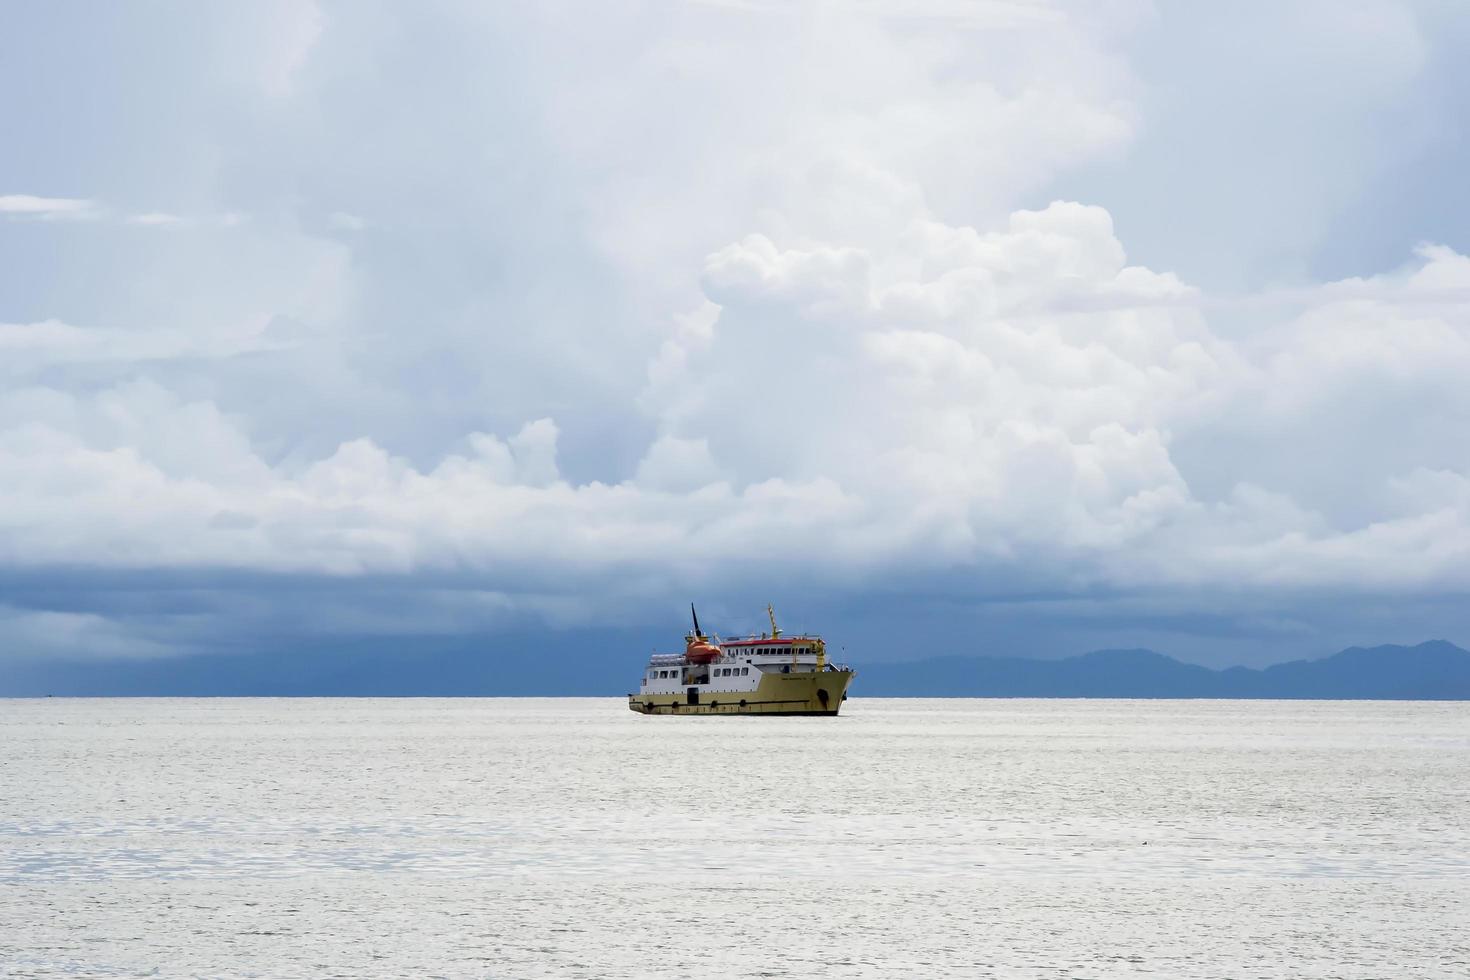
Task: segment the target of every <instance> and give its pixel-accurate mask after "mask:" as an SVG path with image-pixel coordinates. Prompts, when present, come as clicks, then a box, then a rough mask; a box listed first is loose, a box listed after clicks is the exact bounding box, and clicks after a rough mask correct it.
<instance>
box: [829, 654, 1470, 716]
mask: <svg viewBox="0 0 1470 980" xmlns="http://www.w3.org/2000/svg"><path fill="white" fill-rule="evenodd" d="M859 695H866V696H869V697H874V696H877V697H979V698H1283V699H1341V700H1354V699H1374V700H1380V699H1381V700H1405V701H1460V700H1470V651H1466V650H1462V649H1461V648H1460V647H1457V646H1455V645H1454V644H1453V643H1448V642H1446V641H1444V640H1432V641H1430V642H1428V643H1421V644H1419V645H1418V646H1412V647H1408V646H1379V647H1371V648H1364V647H1351V648H1349V649H1347V650H1343V651H1342V652H1341V653H1336V654H1333V655H1332V656H1330V657H1324V658H1323V659H1321V660H1293V661H1291V662H1290V663H1283V664H1276V665H1274V666H1271V667H1266V668H1264V669H1261V670H1255V669H1252V668H1248V667H1231V668H1229V669H1227V670H1211V669H1210V668H1208V667H1200V666H1196V665H1194V664H1186V663H1181V662H1180V661H1178V660H1175V659H1173V658H1172V657H1166V656H1164V655H1163V654H1161V653H1155V652H1153V651H1152V650H1098V651H1095V652H1093V653H1086V654H1083V655H1081V656H1078V657H1066V658H1063V659H1061V660H1031V659H1027V658H1023V657H941V658H935V659H930V660H919V661H914V662H911V663H882V664H869V665H866V666H859V669H858V679H857V680H856V681H855V682H854V684H853V696H854V697H857V696H859Z"/></svg>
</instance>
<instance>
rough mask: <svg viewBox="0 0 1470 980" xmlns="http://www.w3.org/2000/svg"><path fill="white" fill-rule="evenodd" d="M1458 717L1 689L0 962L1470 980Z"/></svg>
mask: <svg viewBox="0 0 1470 980" xmlns="http://www.w3.org/2000/svg"><path fill="white" fill-rule="evenodd" d="M1466 923H1470V705H1466V704H1406V703H1388V702H1376V703H1293V702H1186V701H1164V702H1158V701H1154V702H1142V701H974V700H952V701H943V700H940V701H917V700H915V701H907V700H865V699H860V698H854V699H853V700H851V701H849V702H848V704H847V706H846V708H845V709H844V714H843V716H842V717H841V718H838V719H803V718H780V719H777V718H647V717H642V716H638V715H634V714H632V713H631V712H629V711H628V710H627V709H626V708H625V707H624V706H623V702H622V701H621V700H602V699H585V700H583V699H570V700H532V699H527V700H399V701H389V700H382V701H379V700H321V701H317V700H159V701H149V700H117V701H110V700H76V701H72V700H43V701H0V974H5V975H18V976H31V975H38V976H45V975H83V976H92V975H103V976H114V975H121V976H136V975H145V974H146V975H157V976H262V977H287V976H329V975H337V976H368V975H396V976H420V975H439V976H456V977H457V976H481V977H543V976H549V977H689V976H699V977H710V976H719V977H725V976H729V977H933V976H966V977H1048V978H1050V977H1057V978H1062V977H1113V976H1134V975H1153V976H1159V977H1269V978H1276V977H1280V978H1286V977H1354V978H1356V977H1363V978H1367V977H1466V976H1470V927H1467V925H1466Z"/></svg>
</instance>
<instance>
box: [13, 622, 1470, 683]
mask: <svg viewBox="0 0 1470 980" xmlns="http://www.w3.org/2000/svg"><path fill="white" fill-rule="evenodd" d="M497 641H498V642H497ZM492 642H495V645H494V646H492V645H491V644H492ZM648 649H651V646H650V645H649V643H648V641H647V638H646V637H643V636H641V635H639V634H636V633H634V632H627V633H617V632H615V631H600V632H594V631H587V632H586V633H579V634H571V633H569V634H567V635H564V636H554V637H551V638H548V637H547V636H545V635H542V634H535V633H528V634H526V635H525V636H506V635H502V636H500V637H498V638H496V641H492V640H491V639H490V638H480V639H473V638H468V639H467V638H463V637H453V638H451V637H375V638H372V639H370V640H365V641H356V642H341V643H338V644H324V645H321V646H317V647H315V648H313V649H311V650H292V649H285V650H270V651H261V652H248V653H238V654H216V655H209V656H205V655H198V656H185V657H169V658H162V659H157V660H143V661H116V660H114V661H106V662H91V663H88V662H71V663H65V662H63V663H39V662H32V663H29V664H15V663H12V664H4V663H3V662H0V697H15V696H21V697H26V696H32V697H34V696H41V695H47V694H54V695H57V696H68V695H71V696H77V695H81V696H92V697H112V696H148V697H158V696H184V697H210V696H225V697H229V696H274V697H281V696H286V697H290V696H315V697H343V696H349V697H350V696H356V697H453V696H461V697H478V696H511V697H525V696H534V697H605V696H609V695H617V694H624V693H626V692H627V691H628V690H629V686H630V685H634V686H636V684H637V678H638V673H639V671H640V670H641V669H642V667H643V664H644V660H643V653H642V652H641V651H646V650H648ZM855 659H856V658H855ZM853 666H855V667H856V668H857V671H858V674H857V677H856V679H855V680H854V682H853V686H852V696H853V697H854V698H863V697H990V698H1300V699H1315V698H1331V699H1388V700H1470V652H1467V651H1465V650H1462V649H1460V648H1459V647H1457V646H1455V645H1454V644H1452V643H1446V642H1444V641H1443V640H1436V641H1432V642H1429V643H1421V644H1419V645H1418V646H1413V647H1406V646H1381V647H1372V648H1369V649H1364V648H1362V647H1353V648H1351V649H1348V650H1344V651H1342V652H1341V653H1338V654H1334V655H1333V656H1330V657H1326V658H1324V659H1321V660H1295V661H1292V662H1290V663H1283V664H1277V665H1275V666H1273V667H1267V668H1265V669H1263V670H1253V669H1249V668H1246V667H1231V668H1229V669H1228V670H1211V669H1210V668H1208V667H1200V666H1197V665H1194V664H1186V663H1182V662H1180V661H1178V660H1175V659H1173V658H1172V657H1166V656H1164V655H1163V654H1161V653H1155V652H1153V651H1152V650H1098V651H1095V652H1093V653H1086V654H1083V655H1081V656H1077V657H1068V658H1065V659H1062V660H1034V659H1029V658H1025V657H983V656H975V657H966V656H951V657H943V658H939V659H930V660H917V661H911V662H907V663H874V662H869V661H867V660H866V659H862V660H857V661H856V662H855V663H854V664H853Z"/></svg>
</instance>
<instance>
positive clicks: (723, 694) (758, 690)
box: [628, 605, 855, 715]
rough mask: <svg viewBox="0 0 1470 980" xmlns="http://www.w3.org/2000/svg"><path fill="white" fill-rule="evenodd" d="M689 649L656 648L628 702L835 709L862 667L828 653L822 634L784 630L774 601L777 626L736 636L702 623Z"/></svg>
mask: <svg viewBox="0 0 1470 980" xmlns="http://www.w3.org/2000/svg"><path fill="white" fill-rule="evenodd" d="M689 614H690V615H691V616H692V617H693V619H694V632H693V633H690V634H689V635H688V636H686V637H684V652H683V653H655V654H654V655H653V656H652V657H651V658H650V659H649V661H648V667H647V669H646V670H644V672H643V680H642V682H641V683H640V684H639V685H638V693H637V694H630V695H628V707H629V708H630V709H632V710H633V711H637V712H639V713H641V714H645V715H836V714H837V712H838V711H839V710H841V708H842V702H843V701H845V700H846V699H847V685H848V684H849V683H850V682H851V681H852V677H853V674H854V673H855V672H854V671H853V669H852V668H851V667H848V666H847V665H845V664H835V663H830V662H828V660H827V645H826V644H825V643H824V642H822V638H821V637H820V636H815V635H809V634H806V633H803V634H800V635H796V636H785V635H782V633H781V630H780V629H778V628H777V626H776V612H775V610H774V609H772V608H771V607H770V606H767V607H766V614H767V615H768V616H770V618H771V632H770V633H762V634H761V635H760V636H754V635H752V636H743V637H737V638H736V639H732V640H722V639H720V638H718V637H715V638H713V639H711V638H710V637H708V636H706V635H705V634H704V633H702V632H700V629H699V614H698V613H696V612H695V611H694V606H692V605H691V606H690V607H689Z"/></svg>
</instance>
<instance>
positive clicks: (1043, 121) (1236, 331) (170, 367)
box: [0, 0, 1470, 663]
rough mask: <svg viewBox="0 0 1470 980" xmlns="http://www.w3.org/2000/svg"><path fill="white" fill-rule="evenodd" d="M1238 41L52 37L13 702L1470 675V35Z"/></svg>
mask: <svg viewBox="0 0 1470 980" xmlns="http://www.w3.org/2000/svg"><path fill="white" fill-rule="evenodd" d="M1221 17H1223V15H1222V14H1206V15H1201V16H1199V17H1193V16H1191V17H1188V18H1182V17H1181V16H1180V15H1179V14H1178V13H1174V12H1169V11H1164V12H1161V11H1159V10H1156V9H1154V8H1153V7H1152V6H1151V5H1150V4H1146V3H1134V2H1130V0H1114V2H1111V3H1107V4H1096V3H1090V4H1079V5H1071V4H1066V3H1040V2H1038V3H1010V2H1006V3H1000V2H996V3H984V2H981V3H959V2H939V0H935V2H929V3H885V2H873V3H864V4H826V3H813V4H784V3H783V4H769V5H768V4H765V3H758V2H739V3H736V2H730V3H704V4H660V3H639V4H608V5H594V6H591V7H589V6H588V5H585V4H577V5H557V4H539V5H498V6H495V7H490V8H487V7H486V6H485V5H480V4H453V3H440V4H431V5H421V6H415V7H413V8H408V7H403V6H402V5H382V6H376V5H373V4H368V3H352V4H344V5H340V6H338V5H331V4H321V5H318V6H313V5H311V4H306V3H281V4H277V5H271V4H266V3H261V4H253V5H243V6H242V5H212V6H206V5H200V4H180V5H166V4H165V5H155V6H150V7H147V8H143V7H141V6H133V7H131V8H125V7H100V6H97V5H88V4H78V5H66V4H55V5H31V6H28V7H25V8H21V9H19V10H16V11H12V17H11V18H10V19H11V20H12V21H14V22H15V23H13V24H12V29H10V30H8V31H7V32H6V35H5V37H4V38H0V118H3V120H4V123H5V132H6V133H7V134H8V136H7V146H6V150H5V152H4V153H3V154H0V649H3V651H4V654H3V655H4V656H7V657H31V658H33V657H64V658H78V657H119V656H123V657H126V656H159V655H167V654H174V653H183V652H199V651H209V650H213V649H223V648H226V647H229V648H232V649H235V648H238V647H239V644H240V642H241V637H245V638H247V639H248V638H249V637H252V636H260V635H265V633H267V632H268V633H270V635H272V636H276V637H279V636H281V635H300V636H310V635H321V634H323V633H340V634H395V633H406V634H407V633H416V632H429V633H456V632H463V633H466V634H480V633H484V634H486V635H488V636H493V635H494V634H495V632H496V631H497V630H500V629H506V628H510V627H511V626H515V627H517V628H521V627H524V626H525V625H526V624H528V623H529V624H536V623H546V624H550V625H552V626H555V627H558V628H562V627H568V626H595V625H597V624H604V623H605V624H616V625H619V626H623V627H628V626H633V627H640V626H645V625H649V624H652V625H653V626H654V627H656V628H657V629H659V630H667V632H668V633H669V634H670V635H671V636H672V635H675V632H676V631H677V630H678V629H679V628H680V627H681V626H682V621H681V620H678V619H677V617H678V615H679V610H680V608H681V605H680V604H681V603H683V602H685V601H687V600H688V599H690V598H694V599H700V600H704V601H705V602H707V604H708V606H709V608H710V609H711V611H712V614H713V615H714V616H715V617H718V618H722V625H723V626H724V627H725V628H727V629H736V628H744V627H753V626H756V625H757V623H758V620H757V619H756V616H757V614H758V613H759V612H760V610H761V608H762V607H763V605H764V602H765V601H767V600H768V599H770V600H774V601H777V602H778V604H779V603H785V604H786V605H787V606H794V607H795V608H796V610H797V612H798V615H800V616H802V617H803V618H805V619H807V620H808V622H807V623H806V625H810V626H818V627H823V628H825V629H826V630H827V631H828V632H832V631H833V630H842V629H843V628H844V627H845V628H846V629H847V631H848V635H847V636H846V637H844V639H845V641H846V643H847V644H848V646H849V647H850V648H853V649H855V650H856V651H858V652H859V653H860V655H864V656H868V657H870V658H873V659H898V658H901V657H906V656H912V655H917V654H920V653H923V652H926V651H932V649H933V648H932V647H930V646H928V644H930V643H933V644H939V645H942V646H943V647H944V648H945V652H949V651H950V650H951V649H954V648H956V647H958V648H962V649H966V650H975V651H976V652H984V651H987V650H988V651H989V652H996V651H995V650H994V648H995V647H997V646H999V647H1003V648H1004V650H1005V651H1006V652H1023V653H1024V652H1032V653H1039V654H1051V653H1061V652H1076V651H1079V650H1083V649H1088V648H1092V647H1097V646H1104V645H1125V644H1126V645H1140V644H1149V645H1153V646H1156V647H1158V648H1160V649H1163V650H1165V651H1166V652H1171V653H1175V654H1177V655H1180V656H1184V657H1189V658H1194V659H1199V660H1203V661H1207V662H1248V663H1252V662H1259V661H1261V660H1263V659H1276V658H1277V657H1280V656H1286V655H1310V654H1316V653H1324V652H1328V651H1329V650H1331V649H1333V648H1334V647H1335V646H1338V645H1342V644H1343V643H1346V642H1358V641H1361V642H1380V641H1417V640H1420V639H1424V638H1427V637H1428V636H1431V635H1435V636H1446V637H1448V638H1450V639H1455V640H1459V641H1461V642H1464V641H1466V640H1470V615H1467V614H1466V613H1464V612H1462V611H1461V607H1462V606H1463V601H1462V600H1463V598H1464V597H1465V596H1466V595H1467V593H1470V445H1467V440H1466V436H1465V433H1466V431H1467V426H1470V385H1467V380H1470V258H1467V255H1466V254H1465V253H1466V252H1467V251H1470V218H1466V217H1465V215H1466V213H1467V212H1466V209H1465V207H1464V206H1463V205H1464V204H1466V198H1465V194H1466V191H1465V186H1464V182H1463V172H1464V170H1465V168H1467V167H1470V144H1467V141H1466V138H1465V133H1464V131H1463V128H1462V127H1463V118H1464V117H1463V111H1464V110H1465V106H1464V105H1463V104H1461V103H1462V102H1463V100H1464V98H1465V96H1463V95H1462V94H1461V93H1463V92H1465V91H1470V85H1467V84H1465V83H1466V82H1470V79H1467V78H1466V77H1465V75H1466V72H1465V70H1464V69H1463V68H1460V67H1458V64H1457V62H1456V60H1455V56H1456V53H1457V52H1458V51H1459V50H1461V47H1460V45H1462V43H1463V42H1464V41H1465V40H1466V36H1467V34H1470V31H1467V30H1466V25H1465V23H1464V21H1465V20H1466V18H1465V16H1464V14H1463V12H1461V11H1458V10H1457V9H1456V7H1455V5H1453V4H1438V3H1428V2H1426V3H1418V4H1414V3H1389V2H1373V0H1363V2H1355V3H1347V4H1343V3H1325V2H1323V3H1316V2H1300V3H1293V4H1286V5H1281V4H1259V5H1257V4H1246V5H1243V6H1242V7H1241V8H1240V10H1239V12H1238V14H1232V16H1231V17H1230V18H1229V19H1228V20H1226V21H1222V20H1220V18H1221ZM1457 73H1458V75H1457ZM1457 204H1458V205H1460V206H1459V207H1457V206H1456V205H1457ZM1130 229H1136V231H1137V236H1138V240H1139V241H1138V245H1137V246H1136V248H1135V246H1134V244H1133V242H1132V241H1130ZM875 610H879V611H881V612H875ZM895 618H898V619H901V620H902V621H903V622H904V624H905V627H907V626H908V625H910V624H912V623H913V621H914V619H915V618H921V619H922V621H923V626H922V629H921V630H920V631H919V633H918V634H916V635H919V636H922V637H923V643H922V644H917V646H919V647H920V648H918V649H914V648H912V647H914V646H916V644H915V643H914V642H913V641H912V640H911V641H910V642H909V645H908V646H905V645H903V644H901V643H897V641H896V637H897V635H898V632H899V631H898V629H897V627H892V628H890V627H889V626H885V625H884V623H885V622H888V623H890V624H891V622H892V620H893V619H895Z"/></svg>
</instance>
